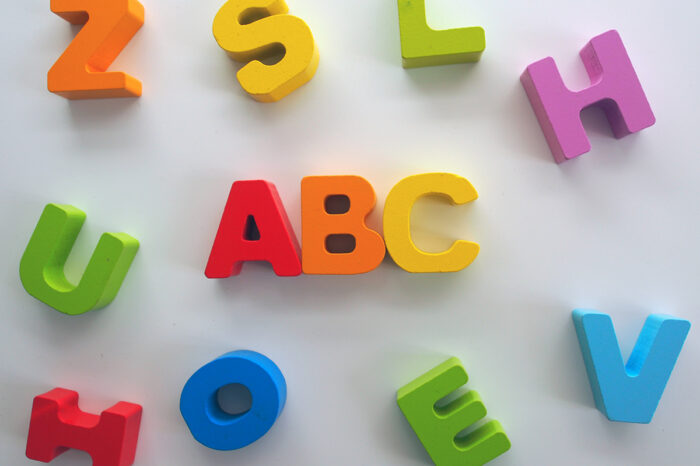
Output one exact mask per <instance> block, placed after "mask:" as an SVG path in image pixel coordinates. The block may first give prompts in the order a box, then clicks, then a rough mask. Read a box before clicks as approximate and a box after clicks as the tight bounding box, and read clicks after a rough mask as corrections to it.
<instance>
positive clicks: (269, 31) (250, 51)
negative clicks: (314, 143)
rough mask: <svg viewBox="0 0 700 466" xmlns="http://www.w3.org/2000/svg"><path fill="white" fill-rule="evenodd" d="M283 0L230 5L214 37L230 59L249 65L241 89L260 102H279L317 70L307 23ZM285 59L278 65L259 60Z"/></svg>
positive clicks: (217, 19)
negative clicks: (290, 11) (292, 11)
mask: <svg viewBox="0 0 700 466" xmlns="http://www.w3.org/2000/svg"><path fill="white" fill-rule="evenodd" d="M288 11H289V8H287V4H286V3H285V2H284V0H229V1H227V2H226V3H225V4H224V6H222V7H221V9H220V10H219V12H218V13H217V14H216V17H215V18H214V25H213V31H214V38H215V39H216V42H218V44H219V46H220V47H221V48H222V49H224V50H225V51H226V52H227V53H228V54H229V56H230V57H231V58H232V59H234V60H236V61H239V62H249V63H248V64H247V65H245V66H243V68H241V69H240V70H239V71H238V75H237V76H238V82H239V83H240V84H241V87H243V89H244V90H245V91H246V92H247V93H248V94H250V95H251V97H253V98H254V99H255V100H257V101H260V102H275V101H277V100H280V99H281V98H283V97H285V96H287V95H288V94H290V93H291V92H293V91H294V90H296V89H297V88H299V87H300V86H302V85H303V84H306V83H307V82H308V81H310V80H311V78H312V77H313V76H314V74H315V73H316V68H318V60H319V54H318V47H316V43H315V42H314V37H313V35H312V34H311V29H309V27H308V26H307V25H306V23H305V22H304V21H303V20H301V19H299V18H297V17H296V16H291V15H288V14H286V13H287V12H288ZM279 54H283V55H284V56H283V58H282V59H281V60H280V61H279V62H277V63H275V64H274V65H266V64H264V63H262V62H261V61H260V60H264V59H265V58H269V57H270V56H275V55H279Z"/></svg>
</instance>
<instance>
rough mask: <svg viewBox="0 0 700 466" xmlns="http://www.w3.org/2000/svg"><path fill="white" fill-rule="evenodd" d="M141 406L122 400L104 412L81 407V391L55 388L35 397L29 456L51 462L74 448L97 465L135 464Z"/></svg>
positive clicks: (29, 437) (28, 443) (128, 465)
mask: <svg viewBox="0 0 700 466" xmlns="http://www.w3.org/2000/svg"><path fill="white" fill-rule="evenodd" d="M141 412H142V408H141V406H139V405H137V404H134V403H127V402H125V401H120V402H119V403H117V404H115V405H114V406H112V407H111V408H109V409H107V410H105V411H103V412H102V414H101V415H99V416H98V415H96V414H89V413H85V412H83V411H81V410H80V409H79V408H78V393H77V392H74V391H73V390H66V389H64V388H54V389H53V390H51V391H50V392H47V393H44V394H43V395H39V396H37V397H36V398H34V405H33V406H32V416H31V421H30V424H29V435H28V437H27V458H30V459H33V460H36V461H42V462H44V463H49V462H50V461H51V460H53V459H54V458H56V457H57V456H58V455H60V454H61V453H63V452H65V451H66V450H68V449H70V448H74V449H76V450H83V451H86V452H88V453H89V454H90V456H91V457H92V464H93V466H130V465H132V464H134V456H135V455H136V444H137V441H138V437H139V427H140V425H141Z"/></svg>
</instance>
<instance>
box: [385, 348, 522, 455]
mask: <svg viewBox="0 0 700 466" xmlns="http://www.w3.org/2000/svg"><path fill="white" fill-rule="evenodd" d="M467 380H468V377H467V373H466V371H465V370H464V368H463V367H462V365H461V363H460V362H459V359H457V358H450V359H448V360H447V361H445V362H444V363H442V364H440V365H439V366H437V367H435V368H434V369H432V370H430V371H428V372H426V373H425V374H423V375H421V376H420V377H418V378H417V379H415V380H414V381H413V382H411V383H409V384H407V385H405V386H404V387H402V388H401V389H399V391H398V392H397V395H396V398H397V402H398V404H399V408H401V411H402V412H403V414H404V416H406V420H407V421H408V423H409V424H411V427H412V428H413V431H414V432H415V433H416V435H417V436H418V439H419V440H420V441H421V443H422V444H423V446H424V447H425V449H426V451H427V452H428V454H429V455H430V457H431V458H432V460H433V462H434V463H435V464H436V465H438V466H441V465H453V464H454V465H457V464H459V465H461V466H481V465H482V464H485V463H488V462H489V461H491V460H493V459H494V458H496V457H498V456H500V455H502V454H503V453H505V452H506V451H508V450H509V449H510V440H508V437H507V436H506V433H505V432H504V431H503V427H501V424H500V423H499V422H498V421H489V422H487V423H486V424H484V425H483V426H481V427H479V428H478V429H476V430H475V431H473V432H471V433H470V434H468V435H466V436H460V437H457V434H458V433H460V431H462V430H464V429H466V428H467V427H469V426H471V425H474V424H475V423H476V422H478V421H479V420H481V419H483V418H484V417H485V416H486V407H485V406H484V404H483V403H482V402H481V397H480V396H479V394H478V393H476V392H474V391H469V392H467V393H465V394H463V395H462V396H460V397H459V398H457V399H455V400H454V401H452V402H450V403H449V404H447V405H446V406H441V407H436V406H435V405H436V403H437V402H438V401H440V400H441V399H442V398H444V397H446V396H447V395H449V394H450V393H452V392H454V391H455V390H457V389H458V388H460V387H462V386H463V385H464V384H466V383H467Z"/></svg>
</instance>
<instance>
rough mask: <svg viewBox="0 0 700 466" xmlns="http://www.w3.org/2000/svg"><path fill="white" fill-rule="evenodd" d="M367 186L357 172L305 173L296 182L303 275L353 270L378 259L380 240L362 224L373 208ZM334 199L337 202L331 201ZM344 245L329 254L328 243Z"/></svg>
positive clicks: (360, 270)
mask: <svg viewBox="0 0 700 466" xmlns="http://www.w3.org/2000/svg"><path fill="white" fill-rule="evenodd" d="M376 200H377V198H376V196H375V194H374V189H372V185H370V184H369V182H368V181H367V180H365V179H364V178H362V177H359V176H307V177H305V178H303V179H302V180H301V243H302V247H301V254H302V269H303V270H304V273H307V274H338V275H340V274H355V273H365V272H369V271H370V270H373V269H375V268H377V267H378V266H379V264H381V262H382V260H383V259H384V253H385V252H386V248H385V247H384V240H382V237H381V236H380V235H379V233H377V232H376V231H374V230H371V229H369V228H368V227H367V225H366V224H365V218H366V217H367V215H369V213H370V212H371V211H372V209H373V208H374V204H375V203H376ZM336 201H337V203H338V205H333V204H334V203H335V202H336ZM344 239H346V240H347V241H346V242H347V243H349V244H344V246H348V247H346V248H344V250H343V251H342V252H338V251H336V252H334V251H332V249H334V248H333V247H332V246H333V243H334V242H336V241H339V242H343V240H344Z"/></svg>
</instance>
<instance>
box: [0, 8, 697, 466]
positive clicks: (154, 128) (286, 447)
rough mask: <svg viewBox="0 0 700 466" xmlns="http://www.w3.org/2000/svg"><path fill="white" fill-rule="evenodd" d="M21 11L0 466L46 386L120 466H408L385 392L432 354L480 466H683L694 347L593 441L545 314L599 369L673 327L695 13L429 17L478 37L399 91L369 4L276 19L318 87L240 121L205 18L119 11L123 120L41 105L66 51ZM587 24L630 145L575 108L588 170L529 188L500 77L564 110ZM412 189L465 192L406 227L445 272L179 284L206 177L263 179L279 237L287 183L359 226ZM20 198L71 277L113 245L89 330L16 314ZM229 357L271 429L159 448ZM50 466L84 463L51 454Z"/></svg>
mask: <svg viewBox="0 0 700 466" xmlns="http://www.w3.org/2000/svg"><path fill="white" fill-rule="evenodd" d="M48 3H49V2H48V1H46V0H42V1H38V0H32V1H17V2H9V3H7V4H6V5H5V6H4V8H3V11H4V18H5V25H4V27H3V32H2V39H3V40H2V41H1V42H0V59H1V60H2V63H3V73H2V77H1V78H0V79H1V80H2V81H1V82H2V91H1V92H2V102H3V105H2V110H0V125H1V127H2V146H3V148H2V155H1V157H2V171H1V175H0V176H1V177H2V178H1V180H2V183H1V185H0V189H1V194H2V199H3V202H2V204H1V205H0V206H1V207H0V209H1V212H2V218H3V222H2V225H1V226H0V257H2V267H1V268H0V294H1V295H2V297H3V305H2V306H1V311H0V312H1V314H0V316H1V317H2V325H1V326H0V349H2V353H3V355H4V356H3V358H2V361H3V362H2V366H1V367H0V383H1V384H2V386H1V389H0V464H3V465H18V464H27V463H30V462H29V460H27V459H26V458H24V448H25V442H26V433H27V427H28V422H29V414H30V408H31V401H32V398H33V397H34V396H35V395H37V394H40V393H43V392H45V391H47V390H49V389H51V388H53V387H55V386H63V387H67V388H73V389H76V390H78V391H79V392H80V395H81V407H82V408H84V409H85V410H87V411H91V412H99V411H101V410H102V409H105V408H106V407H108V406H109V405H111V404H112V403H114V402H116V401H118V400H126V401H132V402H137V403H140V404H142V405H143V406H144V417H143V423H142V427H141V435H140V438H139V448H138V451H137V461H136V464H138V465H200V464H212V465H224V464H233V463H235V464H256V465H273V464H279V465H281V464H284V465H292V464H294V465H412V464H416V465H417V464H426V463H427V462H428V461H429V458H428V456H427V454H426V453H425V452H424V450H423V448H422V447H421V446H420V444H419V442H418V440H417V439H416V438H415V436H414V434H413V433H412V431H411V430H410V428H409V427H408V424H407V423H406V422H405V420H404V419H403V417H402V415H401V413H400V411H399V409H398V408H397V406H396V405H395V401H394V399H395V390H396V389H397V388H398V387H400V386H401V385H403V384H404V383H406V382H408V381H410V380H411V379H413V378H414V377H416V376H418V375H419V374H421V373H423V372H424V371H426V370H428V369H430V368H431V367H433V366H434V365H436V364H438V363H440V362H442V360H443V359H444V358H446V357H447V356H450V355H455V356H458V357H460V358H461V359H462V361H463V363H464V364H465V367H466V369H467V371H468V373H469V374H470V377H471V380H470V384H469V387H470V388H472V389H475V390H477V391H478V392H480V393H481V395H482V397H483V399H484V402H485V404H486V406H487V408H488V409H489V416H491V418H493V419H498V420H499V421H501V423H502V424H503V425H504V427H505V429H506V432H507V433H508V435H509V437H510V439H511V441H512V443H513V448H512V450H511V451H510V452H508V453H507V454H505V455H504V456H502V457H501V458H499V459H497V460H496V461H494V462H493V463H492V464H494V465H500V466H506V465H535V464H538V465H540V464H542V465H591V464H601V465H606V466H609V465H629V464H640V465H661V464H663V465H689V464H695V463H697V458H698V455H700V449H699V447H698V445H699V443H698V442H697V439H696V436H697V432H698V428H699V427H700V425H699V421H698V418H699V416H698V415H699V414H700V405H699V403H698V391H697V387H698V384H699V383H700V373H699V372H698V370H697V368H698V364H699V363H700V339H698V329H697V328H693V329H691V332H690V335H689V337H688V340H687V342H686V344H685V347H684V349H683V352H682V353H681V355H680V358H679V360H678V364H677V366H676V368H675V370H674V372H673V374H672V376H671V379H670V382H669V384H668V386H667V389H666V392H665V394H664V396H663V398H662V400H661V403H660V406H659V409H658V410H657V412H656V416H655V417H654V420H653V422H652V423H651V424H650V425H626V424H613V423H610V422H607V421H606V420H605V418H604V417H603V416H602V415H601V414H600V413H599V412H598V411H596V410H595V408H594V406H593V399H592V395H591V391H590V387H589V385H588V380H587V378H586V374H585V369H584V365H583V361H582V358H581V354H580V351H579V349H578V343H577V341H576V336H575V332H574V328H573V324H572V323H571V317H570V312H571V310H572V309H573V308H575V307H589V308H595V309H598V310H601V311H604V312H607V313H610V314H611V315H612V317H613V320H614V322H615V325H616V328H617V332H618V336H619V338H620V340H621V345H622V347H623V350H624V352H625V355H627V354H629V351H630V350H631V348H632V346H633V344H634V342H635V340H636V337H637V335H638V332H639V330H640V329H641V326H642V324H643V321H644V319H645V318H646V316H647V314H649V313H653V312H663V313H669V314H672V315H675V316H678V317H683V318H687V319H690V320H691V322H693V323H694V324H695V325H698V324H700V321H698V317H699V316H700V312H699V311H698V302H699V301H700V287H698V279H699V278H700V273H699V270H700V269H699V267H700V266H699V265H698V264H700V250H699V249H698V228H699V227H700V207H698V206H699V205H700V204H699V203H698V197H699V196H700V184H699V183H698V182H697V176H698V173H699V171H700V159H699V158H698V156H697V155H698V154H697V148H698V146H697V128H698V127H699V126H700V117H699V116H698V112H697V102H698V91H697V82H698V79H699V78H700V73H699V70H698V61H697V57H698V51H699V48H700V47H698V46H699V45H700V39H699V38H700V36H699V35H698V33H697V19H698V17H699V14H700V7H698V3H697V2H689V1H676V2H665V3H664V4H663V6H660V5H659V3H658V2H654V1H647V0H645V1H631V0H626V1H619V2H610V1H608V0H588V1H587V2H585V3H584V4H582V3H574V2H562V1H558V0H547V1H532V0H531V1H517V2H506V1H496V2H486V1H482V2H478V1H469V2H467V1H466V0H465V1H464V2H460V1H459V0H453V1H449V0H431V1H430V2H429V7H428V13H429V20H430V21H431V23H432V25H433V26H434V27H436V28H444V27H457V26H466V25H477V24H478V25H482V26H484V27H485V28H486V33H487V50H486V52H485V54H484V56H483V59H482V61H481V62H480V63H478V64H477V65H453V66H448V67H437V68H426V69H417V70H412V71H406V70H404V69H402V68H401V59H400V49H399V33H398V22H397V13H396V5H395V2H394V1H393V0H387V1H382V2H379V1H376V0H353V1H347V2H341V1H339V0H333V1H318V0H293V1H292V0H289V4H290V7H291V11H292V13H293V14H295V15H298V16H300V17H301V18H303V19H304V20H306V21H307V23H308V24H309V25H310V27H311V29H312V30H313V33H314V36H315V38H316V40H317V42H318V44H319V47H320V51H321V64H320V68H319V70H318V73H317V74H316V76H315V77H314V79H313V80H312V81H311V82H310V84H308V85H307V86H305V87H304V88H302V89H300V90H299V91H297V92H295V93H294V94H293V95H291V96H290V97H288V98H286V99H285V100H283V101H282V102H280V103H277V104H268V105H263V104H259V103H256V102H254V101H253V100H251V99H250V98H248V97H247V96H246V95H245V94H244V93H243V92H242V90H241V89H240V87H239V85H238V83H237V81H236V79H235V76H234V73H235V71H236V70H237V68H238V67H237V65H236V64H234V63H233V62H232V61H231V60H229V59H228V58H227V56H226V55H225V53H224V52H223V51H222V50H220V49H219V48H218V47H217V45H216V43H215V41H214V39H213V37H212V34H211V23H212V20H213V17H214V15H215V13H216V11H217V10H218V8H219V7H220V6H221V4H222V3H223V1H222V0H204V1H199V2H192V1H184V0H167V1H166V0H148V1H144V4H145V7H146V23H145V25H144V27H143V28H142V30H141V31H140V32H139V33H138V34H137V35H136V37H135V38H134V39H133V40H132V41H131V43H130V44H129V45H128V47H127V48H126V49H125V50H124V52H123V53H122V54H121V55H120V56H119V58H118V59H117V61H116V62H115V64H114V65H113V67H112V68H111V69H114V70H123V71H126V72H129V73H131V74H133V75H134V76H136V77H138V78H139V79H141V80H142V81H143V83H144V95H143V97H142V98H141V99H138V100H101V101H86V102H68V101H66V100H64V99H62V98H60V97H57V96H54V95H52V94H50V93H49V92H48V91H47V90H46V88H45V87H46V72H47V70H48V69H49V67H50V66H51V65H52V63H53V62H54V61H55V59H56V58H57V57H58V56H59V55H60V53H61V52H62V51H63V49H64V48H65V47H66V45H67V44H68V43H69V41H70V39H71V34H72V33H73V32H72V29H71V27H70V26H69V25H68V23H66V22H65V21H63V20H62V19H60V18H59V17H57V16H55V15H53V14H51V12H50V11H49V6H48ZM464 5H466V6H464ZM611 28H616V29H618V30H619V31H620V33H621V35H622V38H623V41H624V42H625V44H626V46H627V49H628V52H629V54H630V57H631V59H632V62H633V63H634V65H635V68H636V70H637V73H638V75H639V77H640V80H641V81H642V85H643V86H644V89H645V90H646V92H647V96H648V98H649V100H650V102H651V104H652V108H653V110H654V112H655V113H656V116H657V120H658V123H657V124H656V125H655V126H654V127H652V128H650V129H648V130H645V131H643V132H641V133H639V134H636V135H632V136H630V137H627V138H625V139H622V140H619V141H618V140H615V139H614V138H613V137H612V136H611V132H610V129H609V127H608V125H607V122H606V121H605V119H604V118H603V116H602V113H599V112H597V111H587V112H586V113H585V115H584V120H585V124H586V127H587V128H588V131H589V135H590V137H591V140H592V144H593V149H592V151H591V152H590V153H588V154H586V155H584V156H582V157H581V158H579V159H578V160H574V161H570V162H567V163H565V164H563V165H561V166H557V165H556V164H555V163H554V162H553V159H552V157H551V155H550V153H549V149H548V148H547V146H546V144H545V141H544V138H543V136H542V133H541V131H540V129H539V126H538V124H537V122H536V119H535V116H534V113H533V112H532V110H531V108H530V104H529V103H528V101H527V98H526V96H525V93H524V91H523V89H522V88H521V85H520V83H519V75H520V73H521V72H522V70H523V69H524V68H525V66H526V65H528V64H529V63H531V62H533V61H535V60H538V59H540V58H543V57H545V56H547V55H551V56H553V57H554V58H555V59H556V60H557V62H558V64H559V66H560V68H561V69H562V72H563V74H564V78H565V80H566V82H567V83H568V84H569V85H570V86H572V87H582V86H583V85H585V84H586V83H587V78H586V76H585V72H584V70H583V66H582V64H581V62H580V61H579V59H578V51H579V50H580V48H581V47H583V45H584V44H585V43H586V42H587V41H588V40H589V39H590V38H591V37H593V36H595V35H597V34H599V33H602V32H604V31H606V30H608V29H611ZM73 31H75V30H74V29H73ZM433 171H450V172H454V173H457V174H460V175H463V176H465V177H467V178H468V179H469V180H470V181H471V182H472V183H473V184H474V186H475V187H476V188H477V190H478V191H479V193H480V198H479V200H477V201H476V202H475V203H473V204H472V205H469V206H466V207H457V208H453V207H450V206H447V205H443V204H441V203H439V202H436V201H433V200H426V201H424V202H421V204H420V205H419V206H418V207H417V209H416V212H415V214H414V221H415V232H416V241H417V242H418V244H419V245H420V246H423V247H425V248H434V249H435V248H437V249H439V248H441V247H443V246H445V245H447V244H449V242H450V241H451V239H452V238H466V239H471V240H474V241H477V242H479V243H480V244H481V247H482V250H481V254H480V255H479V257H478V258H477V259H476V261H475V262H474V263H473V265H472V266H471V267H469V268H468V269H467V270H465V271H463V272H460V273H456V274H444V275H411V274H408V273H406V272H403V271H402V270H401V269H399V268H398V267H396V266H395V265H394V264H393V262H392V261H391V260H390V259H387V260H386V261H385V263H384V264H383V265H382V266H381V267H380V268H379V269H378V270H376V271H374V272H372V273H369V274H366V275H362V276H340V277H330V276H315V277H312V276H300V277H297V278H292V279H289V278H286V279H285V278H278V277H276V276H274V274H273V273H272V271H271V269H270V268H269V267H268V266H267V265H257V264H248V265H246V266H244V269H243V273H242V274H241V275H240V276H238V277H232V278H230V279H225V280H207V279H205V277H204V273H203V271H204V265H205V263H206V260H207V257H208V254H209V251H210V248H211V245H212V241H213V238H214V234H215V232H216V229H217V226H218V223H219V220H220V215H221V212H222V209H223V206H224V203H225V201H226V197H227V195H228V191H229V189H230V185H231V183H232V182H233V181H234V180H237V179H254V178H265V179H268V180H270V181H272V182H274V183H275V184H276V185H277V187H278V189H279V191H280V194H281V196H282V198H283V201H284V204H285V206H286V207H287V210H288V213H289V215H290V218H291V220H292V223H293V225H294V227H295V229H296V233H297V235H298V236H299V235H300V217H299V183H300V180H301V178H302V177H303V176H305V175H312V174H358V175H362V176H364V177H366V178H367V179H368V180H369V181H370V182H371V183H372V184H373V186H374V188H375V189H376V192H377V197H378V205H377V209H376V210H375V212H374V213H373V214H372V216H371V218H370V224H371V225H372V226H374V227H376V228H379V227H380V220H381V212H382V204H383V200H384V198H385V197H386V194H387V192H388V191H389V189H391V187H392V186H393V184H394V183H396V182H397V181H398V180H400V179H401V178H403V177H405V176H408V175H411V174H416V173H425V172H433ZM48 202H60V203H70V204H73V205H75V206H77V207H79V208H81V209H83V210H84V211H85V212H86V213H87V222H86V224H85V226H84V228H83V231H82V233H81V235H80V238H79V239H78V243H77V244H76V247H75V250H74V254H72V255H71V257H70V259H69V264H68V272H69V277H71V278H73V279H77V278H78V277H79V276H80V274H81V273H82V270H83V268H84V266H85V264H86V263H87V260H88V258H89V256H90V254H91V253H92V251H93V248H94V247H95V244H96V242H97V239H98V237H99V235H100V234H101V233H102V232H105V231H124V232H127V233H130V234H132V235H133V236H135V237H136V238H138V239H139V240H140V242H141V249H140V251H139V253H138V255H137V256H136V260H135V261H134V263H133V265H132V267H131V270H130V271H129V274H128V276H127V278H126V280H125V282H124V285H123V287H122V289H121V291H120V293H119V295H118V296H117V298H116V299H115V301H114V302H113V303H112V304H111V305H110V306H109V307H107V308H105V309H103V310H100V311H97V312H91V313H89V314H86V315H84V316H82V317H79V318H73V317H67V316H64V315H61V314H60V313H58V312H54V311H52V310H50V309H49V308H48V307H46V306H45V305H43V304H42V303H40V302H38V301H37V300H35V299H33V298H32V297H30V296H29V295H28V294H27V293H26V292H25V291H24V290H23V288H22V285H21V284H20V281H19V276H18V265H19V259H20V256H21V254H22V252H23V251H24V247H25V246H26V243H27V241H28V240H29V236H30V235H31V233H32V231H33V229H34V227H35V225H36V221H37V220H38V218H39V215H40V213H41V210H42V208H43V206H44V205H45V204H46V203H48ZM445 236H447V239H446V238H445ZM239 348H246V349H253V350H257V351H260V352H262V353H264V354H266V355H268V356H269V357H270V358H272V359H273V360H274V361H275V362H276V363H277V364H278V365H279V367H280V368H281V369H282V371H283V372H284V374H285V376H286V379H287V383H288V387H289V397H288V400H287V406H286V408H285V411H284V412H283V413H282V416H281V417H280V419H279V420H278V422H277V423H276V425H275V426H274V427H273V429H272V430H271V431H270V432H269V433H268V435H267V436H265V437H264V438H263V439H261V440H260V441H258V442H257V443H255V444H254V445H252V446H250V447H248V448H245V449H243V450H240V451H236V452H228V453H221V452H215V451H212V450H209V449H207V448H205V447H203V446H201V445H199V444H198V443H197V442H196V441H195V440H194V439H193V438H192V437H191V435H190V433H189V431H188V430H187V427H186V426H185V424H184V422H183V421H182V418H181V416H180V413H179V410H178V403H179V396H180V390H181V389H182V386H183V385H184V383H185V381H186V380H187V378H188V377H189V376H190V375H191V374H192V373H193V372H194V371H195V370H196V369H198V368H199V367H200V366H201V365H203V364H205V363H206V362H208V361H210V360H211V359H213V358H215V357H216V356H219V355H220V354H222V353H225V352H227V351H230V350H233V349H239ZM53 464H54V465H56V466H60V465H62V466H66V465H79V466H80V465H88V464H90V461H89V458H88V456H87V455H86V454H84V453H81V452H76V451H71V452H68V453H66V454H64V455H63V456H62V457H60V458H58V459H56V460H55V461H54V462H53Z"/></svg>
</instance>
